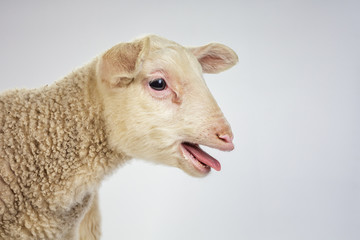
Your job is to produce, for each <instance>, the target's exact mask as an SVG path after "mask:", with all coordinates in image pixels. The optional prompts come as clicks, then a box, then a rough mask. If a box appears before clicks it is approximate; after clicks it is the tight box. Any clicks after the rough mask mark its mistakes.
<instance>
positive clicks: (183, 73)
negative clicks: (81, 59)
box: [0, 36, 237, 239]
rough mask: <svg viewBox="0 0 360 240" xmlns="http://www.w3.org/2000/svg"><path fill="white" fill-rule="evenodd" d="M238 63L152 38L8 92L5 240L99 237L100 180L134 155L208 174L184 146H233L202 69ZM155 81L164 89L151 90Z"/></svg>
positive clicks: (1, 152)
mask: <svg viewBox="0 0 360 240" xmlns="http://www.w3.org/2000/svg"><path fill="white" fill-rule="evenodd" d="M236 62H237V56H236V54H235V53H234V52H233V51H232V50H231V49H229V48H227V47H225V46H223V45H220V44H209V45H206V46H203V47H198V48H184V47H182V46H180V45H178V44H176V43H174V42H171V41H168V40H166V39H163V38H160V37H157V36H147V37H144V38H141V39H138V40H135V41H133V42H130V43H121V44H118V45H116V46H114V47H113V48H111V49H110V50H108V51H107V52H105V53H104V54H102V55H101V56H99V57H97V58H95V59H94V60H93V61H91V62H90V63H89V64H87V65H85V66H83V67H81V68H79V69H77V70H76V71H74V72H73V73H71V74H70V75H68V76H67V77H65V78H64V79H62V80H60V81H58V82H56V83H54V84H53V85H50V86H46V87H43V88H40V89H34V90H13V91H8V92H5V93H3V94H1V95H0V114H1V115H0V239H99V236H100V228H99V212H98V207H97V190H98V188H99V185H100V182H101V180H102V179H103V178H104V177H105V176H106V175H109V174H110V173H111V172H112V171H113V170H114V169H116V168H117V167H118V166H119V165H121V164H122V163H124V162H125V161H127V160H129V159H131V158H133V157H137V158H143V159H147V160H150V161H155V162H158V163H163V164H167V165H170V166H176V167H179V168H181V169H183V170H184V171H186V172H187V173H189V174H191V175H194V176H205V175H206V174H207V173H208V172H209V170H210V168H209V167H208V166H202V165H201V163H199V162H197V160H194V159H189V158H191V157H189V155H186V154H187V153H188V151H187V150H186V145H185V148H184V145H183V144H182V143H183V142H185V141H186V142H190V143H192V144H203V145H207V146H210V147H215V148H218V149H220V150H232V148H233V144H232V133H231V129H230V127H229V125H228V124H227V122H226V120H225V119H224V117H223V115H222V113H221V111H220V109H219V107H218V106H217V104H216V102H215V100H214V99H213V98H212V96H211V94H210V92H209V91H208V89H207V88H206V85H205V83H204V81H203V78H202V72H209V73H216V72H220V71H223V70H226V69H227V68H229V67H231V66H233V65H234V64H235V63H236ZM154 79H163V80H165V81H166V84H167V85H166V88H165V89H163V90H154V89H152V88H151V87H150V85H149V83H151V82H152V81H153V80H154ZM159 122H161V124H162V125H159V124H158V123H159ZM190 147H191V145H190ZM190 150H191V148H190ZM187 158H188V159H187ZM211 161H212V160H211ZM210 163H211V162H210Z"/></svg>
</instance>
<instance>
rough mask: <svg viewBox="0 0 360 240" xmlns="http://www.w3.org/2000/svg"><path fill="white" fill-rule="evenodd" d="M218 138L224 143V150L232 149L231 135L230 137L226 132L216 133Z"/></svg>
mask: <svg viewBox="0 0 360 240" xmlns="http://www.w3.org/2000/svg"><path fill="white" fill-rule="evenodd" d="M218 138H219V139H220V140H222V141H223V142H224V143H225V144H226V145H225V150H226V151H231V150H233V149H234V143H233V137H230V136H229V135H228V134H224V135H218Z"/></svg>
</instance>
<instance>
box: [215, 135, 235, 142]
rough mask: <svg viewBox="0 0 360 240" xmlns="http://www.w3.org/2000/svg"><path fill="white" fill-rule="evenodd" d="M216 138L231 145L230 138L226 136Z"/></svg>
mask: <svg viewBox="0 0 360 240" xmlns="http://www.w3.org/2000/svg"><path fill="white" fill-rule="evenodd" d="M218 138H220V139H221V140H223V141H224V142H226V143H232V137H230V136H229V135H228V134H225V135H218Z"/></svg>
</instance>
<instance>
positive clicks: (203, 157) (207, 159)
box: [183, 143, 221, 171]
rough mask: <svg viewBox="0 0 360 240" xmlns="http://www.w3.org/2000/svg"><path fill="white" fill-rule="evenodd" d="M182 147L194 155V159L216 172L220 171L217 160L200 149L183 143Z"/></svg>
mask: <svg viewBox="0 0 360 240" xmlns="http://www.w3.org/2000/svg"><path fill="white" fill-rule="evenodd" d="M183 146H184V147H185V148H186V150H188V151H189V152H190V153H191V154H192V155H194V157H195V158H196V159H197V160H198V161H200V162H202V163H204V164H206V165H208V166H210V167H212V168H213V169H215V170H216V171H220V170H221V165H220V163H219V161H218V160H216V159H215V158H213V157H212V156H210V155H209V154H207V153H206V152H204V151H203V150H202V149H200V148H199V147H198V146H194V145H190V144H186V143H184V144H183Z"/></svg>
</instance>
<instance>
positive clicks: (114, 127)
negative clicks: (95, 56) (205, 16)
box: [97, 36, 237, 176]
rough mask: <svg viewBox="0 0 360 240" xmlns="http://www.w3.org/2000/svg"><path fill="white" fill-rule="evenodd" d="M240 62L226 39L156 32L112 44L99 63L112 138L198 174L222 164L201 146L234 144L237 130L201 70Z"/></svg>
mask: <svg viewBox="0 0 360 240" xmlns="http://www.w3.org/2000/svg"><path fill="white" fill-rule="evenodd" d="M236 62H237V56H236V54H235V53H234V52H233V51H232V50H231V49H229V48H228V47H226V46H224V45H221V44H209V45H206V46H203V47H199V48H185V47H183V46H181V45H178V44H176V43H174V42H171V41H168V40H166V39H163V38H160V37H157V36H148V37H145V38H143V39H140V40H136V41H134V42H131V43H122V44H119V45H117V46H115V47H113V48H112V49H110V50H109V51H107V52H106V53H105V54H104V55H103V56H102V57H101V58H100V59H99V63H98V67H97V78H98V88H99V90H100V91H99V92H100V95H101V96H102V98H103V104H104V115H105V116H104V118H105V122H106V125H107V129H108V132H109V143H110V145H111V146H112V147H113V148H114V149H116V150H117V151H119V152H122V153H125V154H126V155H128V156H130V157H135V158H141V159H146V160H151V161H154V162H157V163H163V164H167V165H170V166H176V167H179V168H181V169H183V170H184V171H185V172H187V173H189V174H190V175H193V176H205V175H206V174H207V173H209V171H210V169H211V168H214V169H216V170H220V163H219V162H218V161H217V160H215V159H214V158H212V157H211V156H210V155H208V154H206V153H205V152H204V151H202V150H201V149H200V148H199V145H205V146H209V147H212V148H217V149H220V150H223V151H231V150H232V149H233V148H234V145H233V143H232V139H233V134H232V132H231V128H230V126H229V124H228V122H227V121H226V119H225V118H224V116H223V114H222V112H221V110H220V108H219V106H218V105H217V103H216V101H215V99H214V98H213V96H212V95H211V93H210V91H209V89H208V88H207V86H206V84H205V81H204V79H203V76H202V74H203V72H207V73H217V72H220V71H223V70H226V69H228V68H230V67H231V66H233V65H234V64H235V63H236Z"/></svg>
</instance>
